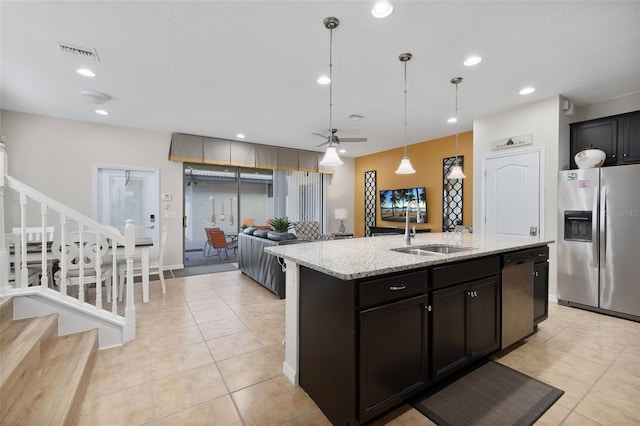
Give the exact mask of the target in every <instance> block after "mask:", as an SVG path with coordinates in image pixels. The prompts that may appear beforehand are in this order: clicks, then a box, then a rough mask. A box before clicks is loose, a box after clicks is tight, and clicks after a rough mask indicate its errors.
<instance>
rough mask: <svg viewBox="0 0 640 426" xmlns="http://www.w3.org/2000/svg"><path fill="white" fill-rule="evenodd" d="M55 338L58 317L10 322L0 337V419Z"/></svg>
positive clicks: (41, 360)
mask: <svg viewBox="0 0 640 426" xmlns="http://www.w3.org/2000/svg"><path fill="white" fill-rule="evenodd" d="M57 338H58V314H52V315H45V316H41V317H34V318H27V319H21V320H15V321H11V323H9V324H8V325H7V326H6V327H5V328H4V329H3V330H2V333H1V334H0V401H2V404H1V405H0V419H2V418H4V416H5V415H6V413H7V410H8V409H9V408H10V407H11V405H12V404H13V402H14V401H15V399H16V397H17V396H16V395H17V394H19V393H20V392H21V391H22V389H23V388H24V386H25V384H26V383H28V381H29V380H30V376H31V375H32V374H33V372H34V371H35V370H36V369H37V368H38V366H39V365H40V364H41V363H42V362H43V358H44V356H45V354H46V353H47V351H48V350H49V349H50V348H51V347H52V345H53V343H54V342H55V340H56V339H57Z"/></svg>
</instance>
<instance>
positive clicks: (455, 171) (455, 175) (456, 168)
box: [447, 77, 466, 179]
mask: <svg viewBox="0 0 640 426" xmlns="http://www.w3.org/2000/svg"><path fill="white" fill-rule="evenodd" d="M460 83H462V77H455V78H452V79H451V84H455V85H456V159H455V162H454V163H453V167H452V168H451V172H450V173H449V175H448V176H447V179H464V178H466V176H465V175H464V173H462V167H461V166H460V164H459V160H458V84H460Z"/></svg>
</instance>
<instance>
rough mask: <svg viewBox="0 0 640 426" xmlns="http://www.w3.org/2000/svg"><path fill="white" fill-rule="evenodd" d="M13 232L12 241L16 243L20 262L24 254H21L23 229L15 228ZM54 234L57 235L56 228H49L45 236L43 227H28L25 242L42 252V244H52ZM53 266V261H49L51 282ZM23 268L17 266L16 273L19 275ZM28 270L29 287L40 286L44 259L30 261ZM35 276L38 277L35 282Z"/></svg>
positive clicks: (48, 270) (17, 256) (46, 229)
mask: <svg viewBox="0 0 640 426" xmlns="http://www.w3.org/2000/svg"><path fill="white" fill-rule="evenodd" d="M11 232H12V240H13V242H14V250H16V251H15V254H16V256H15V259H16V260H18V259H21V255H22V253H20V252H19V251H20V250H21V242H22V238H23V234H22V227H19V226H18V227H13V228H12V230H11ZM54 234H55V227H54V226H47V227H46V228H45V232H44V234H43V232H42V227H41V226H27V227H25V228H24V241H25V242H26V244H27V245H28V246H33V247H37V249H38V250H41V247H42V246H41V244H42V242H45V243H46V244H49V243H51V242H52V241H53V237H54ZM51 266H52V261H51V260H48V261H47V276H48V277H49V280H51ZM21 267H22V265H20V264H16V265H15V271H16V273H19V271H20V268H21ZM27 270H28V275H29V285H38V284H39V282H38V278H40V276H41V275H42V258H41V257H38V259H37V260H31V261H28V262H27ZM34 276H35V277H36V279H35V280H33V277H34ZM47 285H49V283H47Z"/></svg>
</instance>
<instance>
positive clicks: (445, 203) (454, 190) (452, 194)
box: [442, 156, 464, 232]
mask: <svg viewBox="0 0 640 426" xmlns="http://www.w3.org/2000/svg"><path fill="white" fill-rule="evenodd" d="M463 160H464V157H463V156H459V157H458V164H459V165H460V167H462V166H463V164H464V161H463ZM455 164H456V157H448V158H443V159H442V179H443V182H442V194H443V199H442V231H443V232H447V231H453V230H454V228H455V227H456V225H462V179H447V175H449V173H450V172H451V168H452V167H453V166H455Z"/></svg>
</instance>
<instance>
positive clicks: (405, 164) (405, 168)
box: [396, 53, 416, 175]
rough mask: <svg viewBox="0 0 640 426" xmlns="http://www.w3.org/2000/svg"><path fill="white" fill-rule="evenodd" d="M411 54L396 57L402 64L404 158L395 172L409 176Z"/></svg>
mask: <svg viewBox="0 0 640 426" xmlns="http://www.w3.org/2000/svg"><path fill="white" fill-rule="evenodd" d="M412 57H413V55H412V54H411V53H402V54H400V56H398V59H400V62H403V63H404V157H402V161H400V166H399V167H398V170H396V174H398V175H409V174H412V173H415V172H416V170H415V169H414V168H413V167H412V166H411V161H410V160H409V156H408V155H407V62H409V61H410V60H411V58H412Z"/></svg>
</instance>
